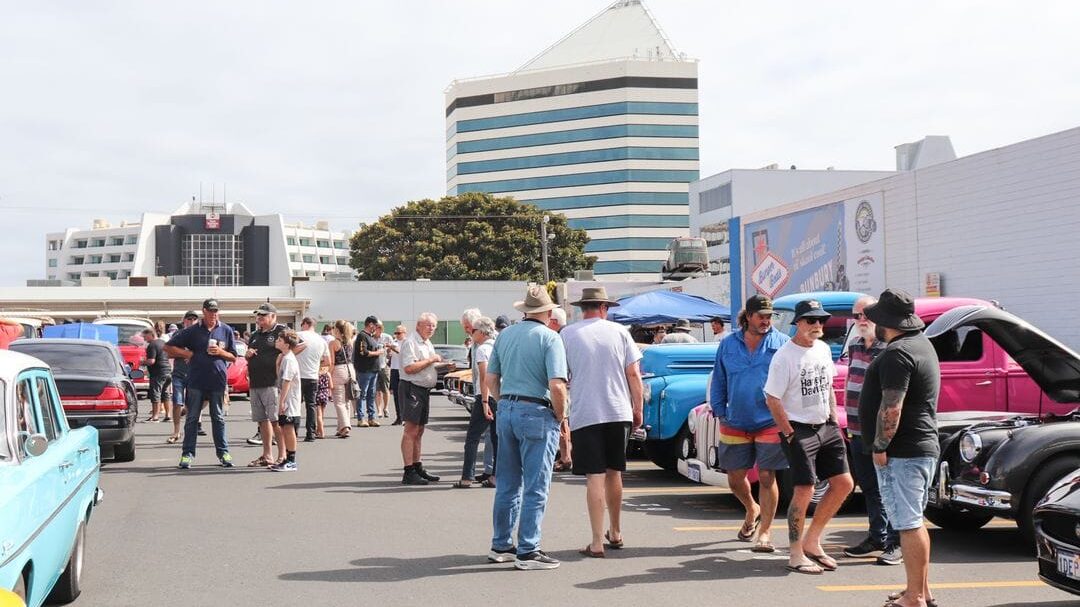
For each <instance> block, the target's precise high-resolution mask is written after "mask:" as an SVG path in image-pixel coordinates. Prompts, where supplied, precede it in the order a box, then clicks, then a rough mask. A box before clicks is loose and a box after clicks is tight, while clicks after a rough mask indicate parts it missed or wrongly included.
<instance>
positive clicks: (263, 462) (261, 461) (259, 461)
mask: <svg viewBox="0 0 1080 607" xmlns="http://www.w3.org/2000/svg"><path fill="white" fill-rule="evenodd" d="M270 463H271V462H270V460H268V459H266V458H265V457H263V456H261V455H260V456H259V457H257V458H255V459H253V460H251V461H250V462H248V465H247V467H248V468H260V467H262V466H269V465H270Z"/></svg>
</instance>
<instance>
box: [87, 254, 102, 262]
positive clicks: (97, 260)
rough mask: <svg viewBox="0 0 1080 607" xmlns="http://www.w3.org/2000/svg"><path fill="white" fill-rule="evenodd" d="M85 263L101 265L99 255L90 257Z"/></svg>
mask: <svg viewBox="0 0 1080 607" xmlns="http://www.w3.org/2000/svg"><path fill="white" fill-rule="evenodd" d="M86 263H101V255H91V256H90V259H88V260H87V262H86Z"/></svg>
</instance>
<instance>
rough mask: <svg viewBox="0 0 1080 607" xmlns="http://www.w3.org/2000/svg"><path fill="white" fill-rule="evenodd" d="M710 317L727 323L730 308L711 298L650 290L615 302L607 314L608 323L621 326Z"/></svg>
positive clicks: (693, 320) (704, 319) (697, 319)
mask: <svg viewBox="0 0 1080 607" xmlns="http://www.w3.org/2000/svg"><path fill="white" fill-rule="evenodd" d="M714 316H719V317H721V318H723V319H724V322H727V323H730V322H731V309H730V308H728V307H727V306H724V305H720V304H718V303H716V302H715V301H713V300H711V299H706V298H704V297H699V296H697V295H687V294H686V293H676V292H675V291H650V292H648V293H642V294H640V295H631V296H629V297H623V298H622V299H620V300H619V307H617V308H612V309H611V311H610V312H608V320H610V321H613V322H617V323H619V324H623V325H635V324H636V325H656V324H670V323H673V322H675V321H677V320H679V319H680V318H685V319H687V320H689V321H690V322H707V321H708V320H709V319H711V318H712V317H714Z"/></svg>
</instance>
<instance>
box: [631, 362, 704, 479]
mask: <svg viewBox="0 0 1080 607" xmlns="http://www.w3.org/2000/svg"><path fill="white" fill-rule="evenodd" d="M717 345H718V343H717V342H711V343H703V344H660V345H655V346H650V347H649V348H647V349H646V350H645V353H644V354H643V356H642V359H641V372H642V375H643V378H644V384H645V410H644V424H645V427H646V429H647V431H646V436H645V454H646V456H648V458H649V459H650V460H652V462H653V463H654V464H656V465H657V466H660V467H661V468H665V469H667V470H671V471H675V470H676V466H677V463H678V460H679V459H680V457H682V456H683V454H682V450H683V448H684V443H685V442H686V440H687V439H688V438H689V437H690V429H689V427H688V426H687V419H688V418H689V416H690V411H691V410H693V409H694V407H696V406H698V405H700V404H701V403H703V402H705V392H706V391H707V388H708V381H709V373H710V372H711V371H712V368H713V364H714V363H715V361H716V348H717Z"/></svg>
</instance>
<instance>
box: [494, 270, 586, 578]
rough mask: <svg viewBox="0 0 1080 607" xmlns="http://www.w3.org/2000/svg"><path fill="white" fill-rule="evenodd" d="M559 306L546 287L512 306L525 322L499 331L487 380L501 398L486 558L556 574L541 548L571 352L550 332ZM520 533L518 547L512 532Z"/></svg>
mask: <svg viewBox="0 0 1080 607" xmlns="http://www.w3.org/2000/svg"><path fill="white" fill-rule="evenodd" d="M556 307H558V305H557V304H555V303H554V302H552V301H551V296H550V295H548V292H547V289H546V288H544V287H543V286H540V285H534V286H531V287H529V290H528V292H527V293H526V295H525V299H524V300H522V301H518V302H515V303H514V308H515V309H517V310H518V311H520V312H523V313H524V314H525V320H523V321H522V322H519V323H517V324H515V325H511V326H509V327H507V328H506V330H505V331H503V332H502V333H500V334H499V339H497V340H496V341H495V348H494V349H493V350H492V353H491V358H490V359H488V368H487V377H486V381H487V384H488V389H489V390H490V393H491V396H492V397H493V398H495V399H496V400H498V402H499V405H498V411H499V415H498V416H497V417H496V418H495V424H496V427H497V432H496V433H497V434H498V436H499V456H498V457H499V461H498V462H497V464H496V466H495V502H494V504H493V509H494V512H493V516H492V519H493V523H494V532H493V533H492V538H491V551H490V552H488V560H490V561H492V562H495V563H508V562H510V561H513V562H514V566H515V567H516V568H518V569H525V570H529V569H554V568H555V567H558V566H559V561H558V560H557V559H554V558H552V557H550V556H548V555H547V554H544V552H543V551H541V550H540V536H541V532H540V527H541V525H542V523H543V520H544V509H545V508H546V507H547V499H548V489H549V488H550V485H551V469H552V466H553V464H554V463H555V450H556V448H557V447H558V444H559V425H560V424H561V423H562V420H563V418H565V417H566V379H567V377H569V373H568V372H567V369H566V350H565V349H564V347H563V342H562V339H560V338H559V334H558V333H556V332H554V331H552V330H551V329H549V328H548V327H547V322H548V320H549V319H550V318H551V311H552V310H553V309H555V308H556ZM515 526H516V527H517V528H518V533H517V542H516V544H517V548H516V549H515V548H514V545H515V542H514V538H513V532H514V527H515Z"/></svg>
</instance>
